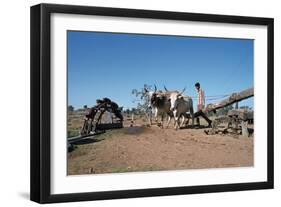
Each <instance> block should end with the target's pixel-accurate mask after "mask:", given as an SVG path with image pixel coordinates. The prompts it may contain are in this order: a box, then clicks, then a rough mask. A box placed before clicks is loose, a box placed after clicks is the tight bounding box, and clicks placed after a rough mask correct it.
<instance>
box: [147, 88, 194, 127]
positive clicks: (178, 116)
mask: <svg viewBox="0 0 281 207" xmlns="http://www.w3.org/2000/svg"><path fill="white" fill-rule="evenodd" d="M164 89H165V91H161V90H157V87H156V86H155V85H154V91H150V90H148V89H146V88H145V89H144V90H145V93H146V94H147V97H148V100H149V106H150V107H151V108H153V109H154V112H155V113H154V116H155V119H156V122H157V124H158V125H160V126H161V127H162V128H164V117H165V116H168V122H167V126H166V127H167V128H168V127H169V124H170V122H171V119H173V118H174V119H175V124H174V128H175V129H178V128H180V127H183V126H184V125H186V119H187V122H188V121H189V119H190V118H191V119H192V126H193V125H194V110H193V101H192V98H191V97H189V96H184V95H183V93H184V91H185V88H184V89H183V90H182V91H181V92H179V91H177V90H174V91H169V90H168V89H167V88H166V87H165V86H164ZM159 116H161V122H160V123H158V117H159ZM180 120H181V123H180ZM151 122H152V117H151V116H150V123H151Z"/></svg>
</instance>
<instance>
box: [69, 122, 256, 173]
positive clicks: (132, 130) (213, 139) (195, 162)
mask: <svg viewBox="0 0 281 207" xmlns="http://www.w3.org/2000/svg"><path fill="white" fill-rule="evenodd" d="M124 126H125V127H124V128H122V129H114V130H108V131H107V132H106V133H104V134H100V135H97V136H96V137H95V139H91V140H85V141H83V142H80V143H77V145H76V149H75V150H73V151H72V152H69V153H68V169H67V170H68V175H77V174H89V173H92V174H94V173H122V172H132V171H154V170H179V169H203V168H225V167H241V166H253V159H254V158H253V137H242V136H239V137H236V138H234V137H232V136H228V135H206V134H205V133H204V128H197V129H194V128H192V129H191V128H186V129H180V130H174V129H173V127H172V125H171V126H170V127H169V128H168V129H161V128H160V127H158V126H156V125H152V126H150V127H148V126H146V125H145V124H144V123H143V121H142V120H139V121H136V122H135V123H134V126H133V127H130V122H129V121H125V123H124Z"/></svg>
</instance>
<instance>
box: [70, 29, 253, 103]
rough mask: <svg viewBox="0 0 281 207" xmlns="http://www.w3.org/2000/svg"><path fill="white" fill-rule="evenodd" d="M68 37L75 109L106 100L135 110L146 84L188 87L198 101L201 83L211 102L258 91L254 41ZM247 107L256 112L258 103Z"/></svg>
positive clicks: (77, 34)
mask: <svg viewBox="0 0 281 207" xmlns="http://www.w3.org/2000/svg"><path fill="white" fill-rule="evenodd" d="M67 35H68V39H67V41H68V44H67V50H68V104H69V105H73V106H74V107H75V108H81V107H82V106H83V105H88V106H93V105H95V100H96V99H98V98H102V97H109V98H111V99H112V100H114V101H116V102H117V103H118V104H119V105H120V106H123V107H124V108H130V107H135V106H136V103H133V100H134V99H135V97H134V96H132V95H131V91H132V89H140V88H142V87H143V85H144V84H149V85H154V84H156V86H157V87H158V88H159V89H163V86H164V85H166V87H167V88H168V89H177V90H181V89H182V88H184V87H186V92H185V93H186V94H187V95H189V96H197V94H196V91H195V88H194V84H195V83H196V82H200V83H201V85H202V88H203V89H204V90H205V94H206V96H214V95H224V94H230V93H232V92H238V91H240V90H243V89H247V88H250V87H253V82H254V79H253V73H254V71H253V70H254V69H253V47H254V41H253V40H246V39H243V40H242V39H223V38H198V37H182V36H161V35H141V34H120V33H102V32H78V31H68V33H67ZM218 101H219V100H212V101H207V103H210V102H213V103H214V102H218ZM196 103H197V100H196V99H194V104H196ZM242 105H249V106H253V98H251V99H249V100H245V101H243V102H241V104H240V106H242Z"/></svg>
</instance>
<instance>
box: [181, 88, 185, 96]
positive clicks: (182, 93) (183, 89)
mask: <svg viewBox="0 0 281 207" xmlns="http://www.w3.org/2000/svg"><path fill="white" fill-rule="evenodd" d="M184 91H185V87H184V89H183V90H182V91H181V92H180V95H182V94H183V92H184Z"/></svg>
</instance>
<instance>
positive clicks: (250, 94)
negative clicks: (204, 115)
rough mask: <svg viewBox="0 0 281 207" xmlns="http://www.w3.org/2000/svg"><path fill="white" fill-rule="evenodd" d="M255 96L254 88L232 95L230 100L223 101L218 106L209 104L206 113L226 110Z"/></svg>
mask: <svg viewBox="0 0 281 207" xmlns="http://www.w3.org/2000/svg"><path fill="white" fill-rule="evenodd" d="M253 96H254V88H249V89H246V90H243V91H241V92H238V93H232V94H231V95H230V96H229V97H228V98H226V99H224V100H222V101H221V102H219V103H217V104H208V105H207V106H206V108H205V110H204V111H205V112H211V111H215V110H217V109H220V108H224V107H226V106H229V105H232V104H234V103H237V102H239V101H242V100H245V99H247V98H250V97H253Z"/></svg>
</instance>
